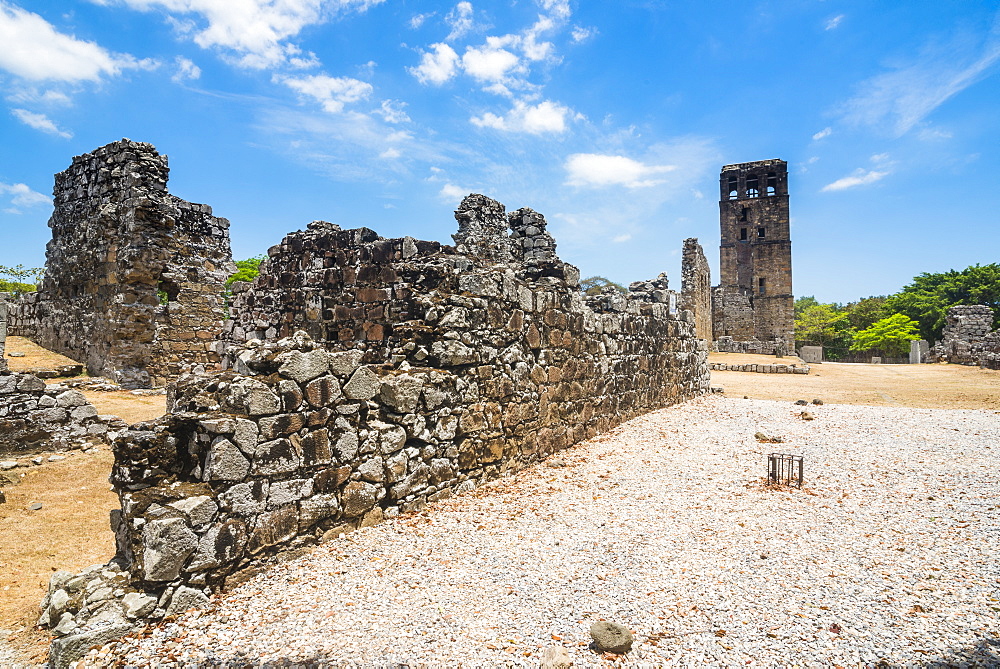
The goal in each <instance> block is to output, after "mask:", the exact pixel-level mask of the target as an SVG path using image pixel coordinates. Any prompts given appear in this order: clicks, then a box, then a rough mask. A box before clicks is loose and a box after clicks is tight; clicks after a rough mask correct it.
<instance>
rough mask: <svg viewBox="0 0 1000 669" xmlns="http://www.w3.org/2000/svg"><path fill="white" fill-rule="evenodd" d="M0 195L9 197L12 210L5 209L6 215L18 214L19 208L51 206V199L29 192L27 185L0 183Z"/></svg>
mask: <svg viewBox="0 0 1000 669" xmlns="http://www.w3.org/2000/svg"><path fill="white" fill-rule="evenodd" d="M0 195H4V196H8V197H10V203H11V204H12V205H14V206H13V208H9V209H5V211H7V212H8V213H11V214H19V213H21V210H20V208H21V207H38V206H41V205H46V204H52V198H50V197H49V196H48V195H42V194H41V193H39V192H37V191H33V190H31V188H29V187H28V185H27V184H8V183H4V182H2V181H0Z"/></svg>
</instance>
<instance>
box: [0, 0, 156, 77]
mask: <svg viewBox="0 0 1000 669" xmlns="http://www.w3.org/2000/svg"><path fill="white" fill-rule="evenodd" d="M0 44H3V48H0V68H3V69H4V70H7V71H8V72H10V73H11V74H14V75H16V76H18V77H20V78H22V79H27V80H29V81H61V82H79V81H99V80H100V79H101V77H103V76H114V75H116V74H118V73H119V72H121V70H123V69H127V68H149V67H150V66H151V65H152V63H153V62H152V61H148V60H143V61H140V60H136V59H135V58H134V57H133V56H130V55H127V54H114V53H111V52H110V51H108V50H107V49H105V48H103V47H102V46H100V45H98V44H96V43H95V42H87V41H84V40H78V39H76V38H75V37H71V36H69V35H65V34H63V33H61V32H59V31H57V30H56V29H55V27H54V26H53V25H52V24H51V23H49V22H48V21H46V20H45V19H43V18H42V17H41V16H39V15H38V14H33V13H31V12H28V11H25V10H23V9H21V8H20V7H16V6H14V5H9V4H7V3H6V2H2V0H0Z"/></svg>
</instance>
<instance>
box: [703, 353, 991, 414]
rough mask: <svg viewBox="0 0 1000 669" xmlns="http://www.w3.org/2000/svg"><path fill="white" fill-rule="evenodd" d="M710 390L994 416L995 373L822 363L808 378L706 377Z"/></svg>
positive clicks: (725, 358)
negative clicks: (971, 411) (987, 412)
mask: <svg viewBox="0 0 1000 669" xmlns="http://www.w3.org/2000/svg"><path fill="white" fill-rule="evenodd" d="M708 359H709V362H720V363H728V364H737V365H738V364H744V363H758V364H774V363H776V362H779V363H780V362H785V363H793V362H794V363H796V364H802V361H801V360H800V359H799V358H793V357H786V358H781V359H778V358H775V357H774V356H770V355H742V354H738V353H712V354H709V356H708ZM712 385H713V386H722V387H723V389H724V390H725V393H726V395H727V396H729V397H743V396H747V397H750V398H753V399H766V400H787V401H795V400H799V399H803V400H810V401H811V400H812V399H814V398H819V399H821V400H823V401H824V402H826V403H829V404H865V405H869V406H906V407H919V408H925V409H991V410H994V411H997V410H1000V371H995V370H990V369H980V368H979V367H966V366H964V365H948V364H933V365H865V364H857V363H843V362H824V363H822V364H818V365H815V364H814V365H810V371H809V374H760V373H755V372H721V371H713V372H712Z"/></svg>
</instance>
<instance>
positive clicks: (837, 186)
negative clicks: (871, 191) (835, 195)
mask: <svg viewBox="0 0 1000 669" xmlns="http://www.w3.org/2000/svg"><path fill="white" fill-rule="evenodd" d="M888 175H889V172H888V170H866V169H864V168H862V167H859V168H858V169H856V170H854V174H851V175H850V176H846V177H842V178H840V179H837V180H836V181H834V182H833V183H829V184H827V185H825V186H823V188H822V189H821V190H822V191H823V192H829V191H838V190H847V189H848V188H857V187H858V186H867V185H868V184H873V183H875V182H876V181H879V180H881V179H883V178H884V177H886V176H888Z"/></svg>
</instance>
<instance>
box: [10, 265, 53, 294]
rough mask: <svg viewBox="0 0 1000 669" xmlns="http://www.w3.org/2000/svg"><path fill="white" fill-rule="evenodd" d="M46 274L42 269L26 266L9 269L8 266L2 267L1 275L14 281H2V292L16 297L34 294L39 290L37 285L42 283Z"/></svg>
mask: <svg viewBox="0 0 1000 669" xmlns="http://www.w3.org/2000/svg"><path fill="white" fill-rule="evenodd" d="M44 272H45V270H44V269H43V268H41V267H25V266H24V265H15V266H14V267H7V266H6V265H0V275H3V276H9V277H11V279H13V280H9V279H0V292H4V293H14V294H15V295H20V294H22V293H32V292H34V291H36V290H37V289H38V288H37V284H38V283H39V282H41V280H42V274H43V273H44Z"/></svg>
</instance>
